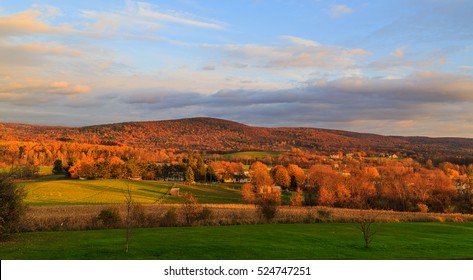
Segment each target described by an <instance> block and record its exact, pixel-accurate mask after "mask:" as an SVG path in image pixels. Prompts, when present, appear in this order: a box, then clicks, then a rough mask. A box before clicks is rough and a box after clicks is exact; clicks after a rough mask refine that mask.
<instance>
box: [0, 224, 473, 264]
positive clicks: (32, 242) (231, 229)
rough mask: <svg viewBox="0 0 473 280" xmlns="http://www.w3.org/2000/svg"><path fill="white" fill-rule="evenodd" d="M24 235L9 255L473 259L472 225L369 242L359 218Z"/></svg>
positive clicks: (429, 227) (414, 230)
mask: <svg viewBox="0 0 473 280" xmlns="http://www.w3.org/2000/svg"><path fill="white" fill-rule="evenodd" d="M124 241H125V231H124V230H121V229H115V230H92V231H68V232H64V231H62V232H32V233H22V234H21V235H19V236H17V238H16V239H15V240H13V241H10V242H6V243H0V258H1V259H2V260H6V259H78V260H82V259H140V260H145V259H161V260H164V259H173V260H174V259H176V260H181V259H182V260H189V259H195V260H201V259H210V260H218V259H230V260H232V259H240V260H257V259H287V260H296V259H309V260H317V259H322V260H332V259H333V260H338V259H343V260H346V259H348V260H349V259H391V260H396V259H428V260H432V259H473V223H383V224H381V225H380V227H379V231H378V233H377V234H376V236H375V238H374V241H373V242H372V244H371V247H370V248H368V249H366V248H364V245H363V241H362V238H361V233H360V231H359V230H358V228H357V225H356V224H353V223H318V224H266V225H239V226H219V227H213V226H209V227H172V228H151V229H133V230H132V234H131V239H130V251H129V254H128V255H126V254H125V253H124V250H123V249H124Z"/></svg>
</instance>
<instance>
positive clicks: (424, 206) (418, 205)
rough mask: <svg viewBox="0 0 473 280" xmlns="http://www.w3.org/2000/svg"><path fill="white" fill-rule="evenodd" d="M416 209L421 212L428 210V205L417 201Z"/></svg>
mask: <svg viewBox="0 0 473 280" xmlns="http://www.w3.org/2000/svg"><path fill="white" fill-rule="evenodd" d="M417 209H418V210H419V212H421V213H427V212H429V206H427V205H425V204H424V203H421V202H419V203H417Z"/></svg>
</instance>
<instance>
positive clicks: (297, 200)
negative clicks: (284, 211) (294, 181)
mask: <svg viewBox="0 0 473 280" xmlns="http://www.w3.org/2000/svg"><path fill="white" fill-rule="evenodd" d="M302 202H304V195H303V194H302V190H301V189H300V188H297V191H296V192H294V193H292V195H291V205H292V206H302Z"/></svg>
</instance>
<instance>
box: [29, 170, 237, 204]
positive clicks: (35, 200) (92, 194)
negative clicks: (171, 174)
mask: <svg viewBox="0 0 473 280" xmlns="http://www.w3.org/2000/svg"><path fill="white" fill-rule="evenodd" d="M50 178H52V180H46V179H42V180H37V181H33V182H23V183H21V184H22V185H23V186H24V187H25V190H26V192H27V197H26V199H25V202H26V203H28V204H29V205H68V204H72V205H74V204H116V203H121V204H123V202H124V191H125V190H127V188H128V187H127V186H128V185H129V186H130V190H131V192H132V195H133V200H134V201H135V202H136V203H147V204H153V203H180V202H181V198H178V197H171V196H168V195H166V194H167V193H168V192H169V190H170V188H172V187H173V186H174V187H179V188H180V192H181V193H184V192H190V193H192V194H194V195H195V196H196V197H197V199H198V200H199V202H200V203H215V204H235V203H241V202H242V201H241V195H240V191H239V186H238V185H232V184H208V185H200V184H195V185H185V184H180V183H173V182H157V181H130V180H113V179H110V180H60V179H58V178H57V176H56V177H54V176H51V177H50Z"/></svg>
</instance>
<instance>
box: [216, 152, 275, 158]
mask: <svg viewBox="0 0 473 280" xmlns="http://www.w3.org/2000/svg"><path fill="white" fill-rule="evenodd" d="M280 154H281V152H271V151H247V152H237V153H230V154H224V155H223V156H224V157H225V158H230V157H252V158H262V157H268V156H269V157H272V156H278V155H280Z"/></svg>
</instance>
